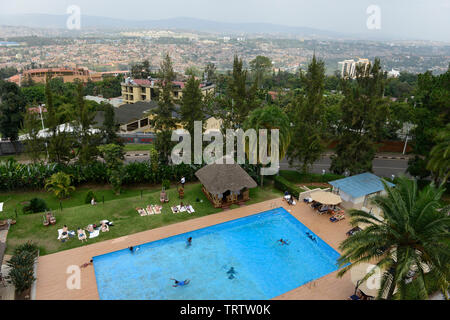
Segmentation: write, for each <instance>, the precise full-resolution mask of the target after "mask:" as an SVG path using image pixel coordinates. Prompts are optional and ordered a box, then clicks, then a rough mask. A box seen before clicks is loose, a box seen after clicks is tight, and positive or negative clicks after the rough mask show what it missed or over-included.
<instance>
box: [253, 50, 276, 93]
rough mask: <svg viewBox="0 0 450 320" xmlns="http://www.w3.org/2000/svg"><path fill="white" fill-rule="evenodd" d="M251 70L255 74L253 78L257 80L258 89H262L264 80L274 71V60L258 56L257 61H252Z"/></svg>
mask: <svg viewBox="0 0 450 320" xmlns="http://www.w3.org/2000/svg"><path fill="white" fill-rule="evenodd" d="M250 70H251V71H252V73H253V78H254V79H255V81H256V83H257V85H258V87H260V86H261V85H262V83H263V82H264V79H265V78H266V77H267V76H268V74H269V73H270V71H271V70H272V60H270V58H268V57H264V56H257V57H256V58H255V59H253V60H252V61H250Z"/></svg>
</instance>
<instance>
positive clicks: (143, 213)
mask: <svg viewBox="0 0 450 320" xmlns="http://www.w3.org/2000/svg"><path fill="white" fill-rule="evenodd" d="M136 210H137V212H138V213H139V214H140V216H141V217H142V216H146V215H147V211H145V209H142V208H136Z"/></svg>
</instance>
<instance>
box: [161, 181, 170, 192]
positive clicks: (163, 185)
mask: <svg viewBox="0 0 450 320" xmlns="http://www.w3.org/2000/svg"><path fill="white" fill-rule="evenodd" d="M162 187H163V188H164V189H166V190H167V189H170V180H168V179H164V180H163V181H162Z"/></svg>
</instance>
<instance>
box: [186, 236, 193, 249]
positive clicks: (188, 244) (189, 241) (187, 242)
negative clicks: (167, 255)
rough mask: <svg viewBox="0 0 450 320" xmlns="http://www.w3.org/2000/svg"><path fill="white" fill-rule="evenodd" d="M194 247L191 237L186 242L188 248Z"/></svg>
mask: <svg viewBox="0 0 450 320" xmlns="http://www.w3.org/2000/svg"><path fill="white" fill-rule="evenodd" d="M191 245H192V237H189V238H188V239H187V241H186V247H190V246H191Z"/></svg>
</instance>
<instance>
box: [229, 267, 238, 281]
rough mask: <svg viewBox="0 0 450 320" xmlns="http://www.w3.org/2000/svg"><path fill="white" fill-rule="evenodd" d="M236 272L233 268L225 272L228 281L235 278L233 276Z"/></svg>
mask: <svg viewBox="0 0 450 320" xmlns="http://www.w3.org/2000/svg"><path fill="white" fill-rule="evenodd" d="M236 273H237V272H236V270H234V267H231V268H230V270H228V271H227V274H228V279H234V278H236V277H235V276H234V275H235V274H236Z"/></svg>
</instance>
